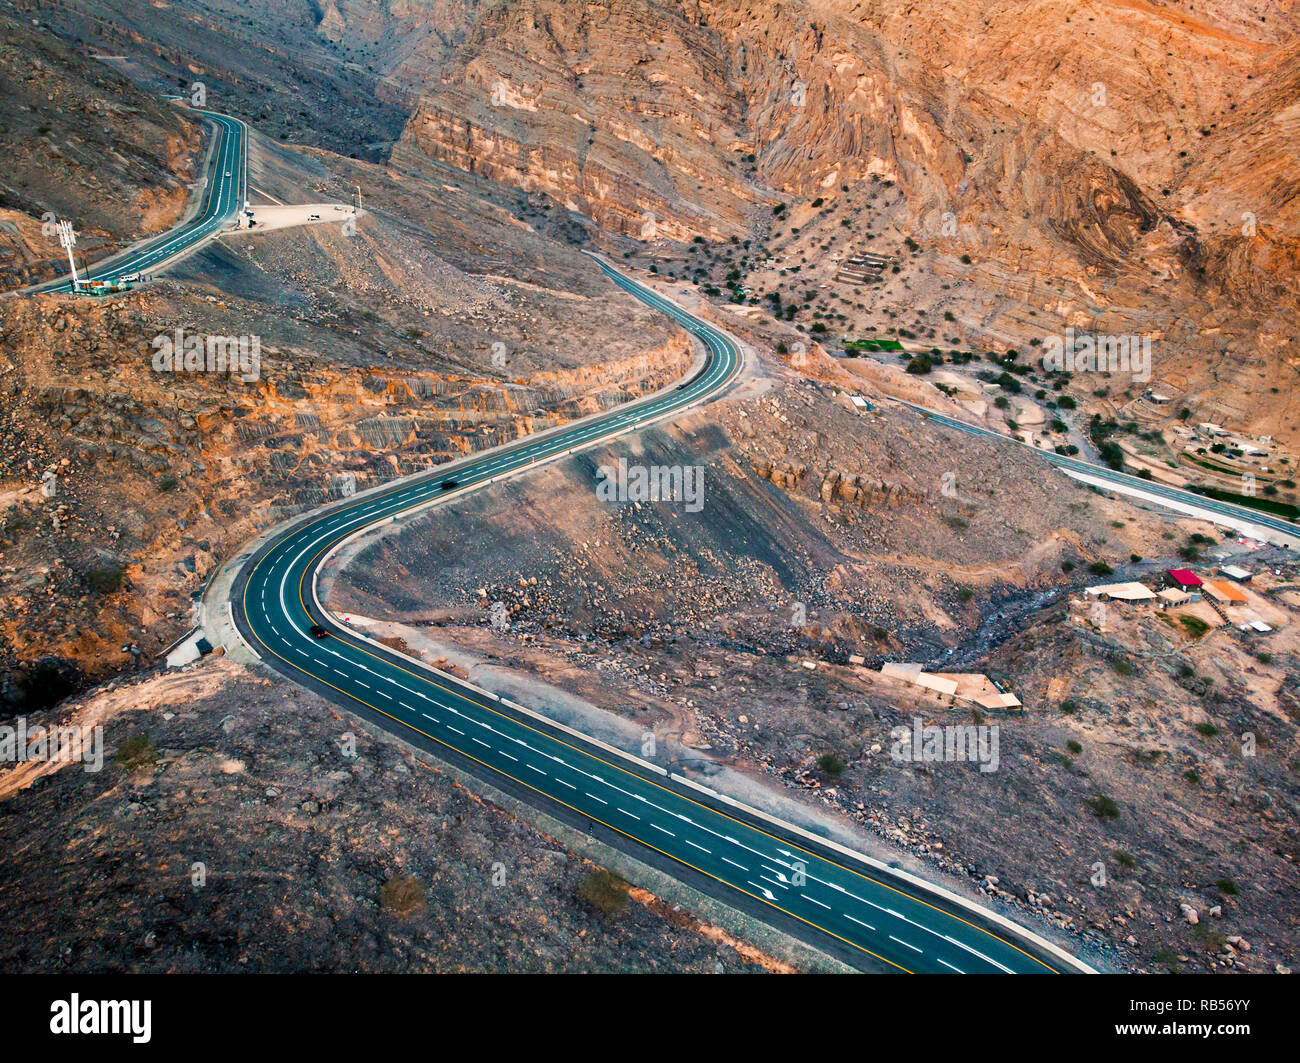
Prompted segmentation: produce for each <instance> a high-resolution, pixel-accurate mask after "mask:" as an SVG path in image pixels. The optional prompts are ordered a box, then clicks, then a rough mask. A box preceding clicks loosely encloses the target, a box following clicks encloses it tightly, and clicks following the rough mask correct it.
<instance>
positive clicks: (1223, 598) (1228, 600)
mask: <svg viewBox="0 0 1300 1063" xmlns="http://www.w3.org/2000/svg"><path fill="white" fill-rule="evenodd" d="M1205 593H1206V594H1208V595H1209V596H1210V597H1211V598H1213V599H1215V601H1219V602H1222V603H1223V604H1224V605H1230V606H1236V605H1245V603H1246V601H1247V600H1248V599H1247V598H1246V596H1245V595H1244V594H1242V592H1241V588H1240V587H1238V586H1237V585H1236V584H1235V583H1230V582H1229V581H1228V580H1226V579H1207V580H1206V581H1205Z"/></svg>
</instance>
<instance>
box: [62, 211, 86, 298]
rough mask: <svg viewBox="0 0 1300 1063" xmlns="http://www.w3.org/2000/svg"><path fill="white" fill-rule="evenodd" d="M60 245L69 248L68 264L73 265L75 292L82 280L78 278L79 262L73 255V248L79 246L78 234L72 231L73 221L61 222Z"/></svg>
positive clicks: (73, 288) (73, 286)
mask: <svg viewBox="0 0 1300 1063" xmlns="http://www.w3.org/2000/svg"><path fill="white" fill-rule="evenodd" d="M59 246H60V247H66V248H67V249H68V265H69V266H70V267H72V290H73V291H74V292H75V291H76V290H77V289H78V288H79V287H80V286H81V282H80V281H79V280H78V279H77V262H76V259H74V258H73V257H72V249H73V248H74V247H76V246H77V234H76V233H74V232H73V231H72V222H70V221H61V222H59Z"/></svg>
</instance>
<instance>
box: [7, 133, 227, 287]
mask: <svg viewBox="0 0 1300 1063" xmlns="http://www.w3.org/2000/svg"><path fill="white" fill-rule="evenodd" d="M198 113H199V114H201V115H202V116H203V118H204V119H205V120H206V121H208V122H210V123H211V124H212V128H213V132H214V135H215V136H216V138H217V140H216V144H215V147H214V149H213V152H212V163H211V168H210V177H209V180H208V185H207V190H206V191H205V193H204V196H203V202H202V204H201V206H200V209H199V212H198V214H197V215H195V217H194V218H192V219H191V220H190V221H188V222H186V223H184V224H182V225H179V226H177V227H176V228H175V229H170V230H168V231H167V232H165V233H162V234H160V235H158V236H155V237H153V238H151V239H149V240H145V241H144V242H142V243H141V244H140V245H139V246H137V247H134V248H132V249H131V250H130V251H129V252H125V253H123V254H118V255H114V256H112V257H111V258H108V259H105V260H104V261H103V262H100V263H96V264H95V265H92V266H90V267H89V268H88V270H87V272H85V273H84V274H79V276H81V278H82V279H83V280H112V279H116V278H118V277H124V276H129V275H131V274H135V273H148V272H149V271H150V270H151V269H157V268H158V267H160V266H162V265H163V264H165V263H167V262H170V261H171V260H172V259H173V258H175V257H176V256H177V255H179V254H181V253H183V252H185V251H187V250H189V249H190V248H191V247H193V246H194V245H195V244H198V243H201V242H203V241H204V240H207V239H209V238H210V237H212V236H215V235H217V234H219V233H220V232H221V231H222V230H223V229H225V227H226V226H227V225H228V224H229V223H230V222H231V221H232V220H234V219H235V218H237V217H238V216H239V212H240V211H241V210H242V209H243V207H244V199H245V197H246V185H245V181H246V180H247V177H246V175H247V166H246V152H247V144H246V142H245V136H244V134H245V128H244V123H243V122H241V121H239V119H237V118H229V117H227V116H226V115H222V114H215V113H213V112H211V111H199V112H198ZM227 174H228V175H229V176H227ZM32 290H33V291H38V292H70V291H72V279H71V277H61V278H59V279H58V280H54V281H49V282H48V283H46V284H42V285H38V286H36V287H35V288H33V289H32Z"/></svg>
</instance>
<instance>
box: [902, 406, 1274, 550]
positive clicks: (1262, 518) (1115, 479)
mask: <svg viewBox="0 0 1300 1063" xmlns="http://www.w3.org/2000/svg"><path fill="white" fill-rule="evenodd" d="M903 405H904V406H910V407H911V408H912V409H914V410H916V411H917V412H919V413H922V414H924V415H925V416H926V417H928V418H929V419H930V420H932V421H934V422H935V424H941V425H943V426H944V427H945V428H953V429H956V430H957V431H959V432H965V433H966V434H967V435H972V436H983V437H985V438H988V439H996V440H997V441H998V442H1000V443H1007V442H1013V443H1017V444H1019V445H1020V446H1022V447H1028V449H1030V450H1032V451H1033V452H1034V453H1035V454H1037V455H1038V456H1039V457H1041V458H1043V459H1044V460H1045V461H1047V462H1050V463H1051V464H1052V465H1055V466H1057V467H1058V468H1061V469H1070V470H1073V471H1075V472H1081V473H1087V474H1088V475H1089V476H1095V477H1097V478H1098V479H1102V480H1106V481H1107V482H1109V483H1112V484H1115V485H1116V486H1118V487H1130V488H1136V489H1137V490H1140V491H1145V492H1146V493H1148V494H1151V495H1155V496H1156V497H1157V498H1165V499H1168V500H1170V501H1171V502H1181V503H1182V504H1184V505H1188V506H1198V507H1199V508H1201V509H1204V510H1208V511H1210V512H1211V513H1218V514H1220V515H1222V516H1225V517H1232V518H1234V519H1236V520H1243V521H1249V522H1250V523H1251V524H1255V525H1257V526H1259V527H1261V528H1268V529H1270V530H1272V531H1276V532H1282V533H1283V534H1285V535H1294V536H1297V537H1300V525H1296V524H1292V523H1291V522H1290V521H1286V520H1283V519H1282V518H1281V517H1275V516H1273V515H1272V514H1271V513H1265V512H1263V511H1262V510H1258V509H1250V508H1249V507H1247V506H1238V505H1234V504H1233V503H1231V502H1220V501H1219V500H1218V499H1215V498H1209V497H1207V496H1206V495H1200V494H1197V493H1196V492H1195V491H1184V490H1181V489H1180V488H1177V487H1169V486H1167V485H1165V484H1162V483H1157V482H1155V481H1152V480H1144V479H1142V478H1141V477H1140V476H1130V475H1129V474H1128V473H1126V472H1117V471H1116V470H1115V469H1111V468H1109V467H1107V466H1105V465H1094V464H1092V463H1091V462H1088V461H1080V460H1079V459H1078V458H1072V457H1069V456H1068V455H1065V454H1057V453H1056V452H1055V451H1051V450H1040V449H1039V448H1038V447H1032V446H1029V445H1028V444H1027V443H1024V442H1023V441H1021V440H1018V439H1017V440H1013V439H1011V438H1010V437H1009V436H1005V435H1003V434H1002V433H1000V432H994V431H992V430H990V429H987V428H981V427H979V426H978V425H973V424H967V423H966V422H965V421H959V420H957V419H956V418H955V417H947V416H945V415H944V414H941V413H935V412H934V411H933V410H927V409H926V408H925V407H924V406H917V405H916V404H915V403H911V402H904V403H903Z"/></svg>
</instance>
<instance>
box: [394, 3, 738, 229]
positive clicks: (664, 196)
mask: <svg viewBox="0 0 1300 1063" xmlns="http://www.w3.org/2000/svg"><path fill="white" fill-rule="evenodd" d="M721 43H722V42H721V41H720V40H719V38H718V37H717V35H716V34H715V33H714V32H712V31H711V30H710V29H709V28H708V27H707V26H704V25H702V24H700V22H698V21H693V20H691V19H689V18H687V17H685V15H684V14H683V13H682V12H681V11H680V10H677V9H676V5H674V4H658V3H652V2H648V0H633V2H631V3H604V4H601V3H597V4H581V5H573V4H566V3H549V2H541V3H524V4H510V5H501V6H498V7H495V8H492V9H491V10H489V11H487V12H486V13H485V14H484V15H483V18H482V21H481V22H480V23H479V24H478V25H477V26H476V28H475V31H474V33H473V34H472V35H471V37H470V39H469V40H468V41H467V43H466V45H465V47H464V49H463V50H462V51H461V52H460V54H459V56H458V57H457V59H456V60H455V61H454V62H453V63H451V64H450V65H449V66H448V67H447V68H446V69H444V70H443V71H442V72H441V75H440V77H439V79H438V80H437V82H435V83H433V84H425V85H424V86H423V95H422V97H421V99H420V103H419V106H418V108H417V109H416V112H415V114H414V115H413V116H412V119H411V122H410V125H409V126H408V128H407V130H406V133H405V135H404V137H403V143H402V147H404V148H407V149H410V150H412V151H414V152H417V153H419V154H423V155H427V156H430V157H432V158H436V159H439V160H441V161H444V162H449V163H451V164H453V165H455V166H459V167H461V168H463V169H467V170H471V171H473V172H475V173H479V174H482V175H484V176H486V177H489V178H491V179H493V180H497V181H504V182H507V183H509V184H512V185H515V186H518V187H521V188H525V189H528V190H530V191H537V192H544V193H547V194H549V195H551V196H552V197H553V198H555V199H556V200H558V201H559V202H561V203H564V204H565V205H566V206H568V207H569V208H570V209H572V210H575V211H578V212H579V213H582V214H585V215H587V216H588V217H591V218H593V219H594V220H595V221H596V222H597V223H598V224H600V225H601V226H602V227H604V228H605V229H607V230H609V231H611V232H615V233H621V234H623V235H627V236H634V237H638V238H640V237H642V236H648V237H650V238H655V237H658V238H667V239H677V240H683V239H690V238H691V236H693V235H696V234H700V233H702V234H704V235H707V236H712V237H719V236H725V235H730V234H732V233H736V232H740V231H742V230H743V229H744V227H745V213H744V211H745V207H746V205H747V204H749V203H751V202H753V201H754V200H755V198H756V197H757V193H756V192H755V191H754V190H753V189H752V188H751V185H750V182H749V181H748V180H747V176H746V174H745V172H744V169H743V166H742V164H741V157H742V156H743V155H744V154H745V153H746V152H748V151H750V150H752V147H751V144H750V142H749V141H748V139H747V138H746V136H745V135H744V134H743V133H742V129H743V127H744V124H745V117H744V100H743V98H742V97H741V95H740V93H739V92H738V91H737V90H736V87H735V86H734V85H733V76H732V70H731V63H730V57H729V56H728V55H727V54H726V53H725V51H724V50H723V49H722V48H721V47H720V45H721ZM413 66H414V65H413V64H412V68H411V69H409V70H408V72H407V75H406V76H407V77H408V79H412V78H413V73H412V71H413Z"/></svg>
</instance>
